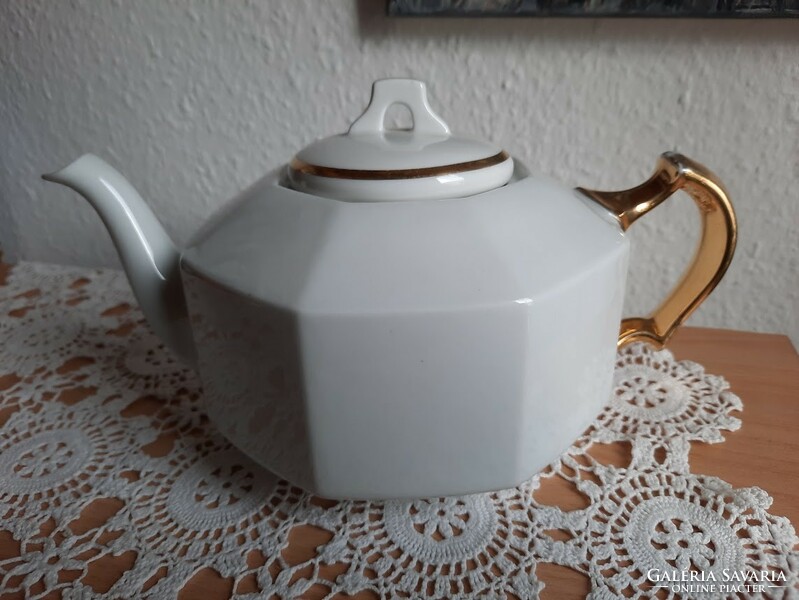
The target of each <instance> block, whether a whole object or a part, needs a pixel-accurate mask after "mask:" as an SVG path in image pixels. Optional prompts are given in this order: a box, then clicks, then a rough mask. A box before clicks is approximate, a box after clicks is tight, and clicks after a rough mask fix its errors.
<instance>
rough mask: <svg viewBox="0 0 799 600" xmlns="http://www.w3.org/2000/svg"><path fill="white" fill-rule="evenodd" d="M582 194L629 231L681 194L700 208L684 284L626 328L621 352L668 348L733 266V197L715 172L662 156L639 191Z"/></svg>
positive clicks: (625, 324)
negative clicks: (641, 344) (634, 346)
mask: <svg viewBox="0 0 799 600" xmlns="http://www.w3.org/2000/svg"><path fill="white" fill-rule="evenodd" d="M578 189H579V191H581V192H582V193H584V194H586V195H587V196H588V197H590V198H592V199H593V200H596V201H597V202H598V203H599V204H601V205H602V206H604V207H605V208H607V209H608V210H610V211H611V212H613V214H614V215H616V217H617V218H618V220H619V223H620V224H621V227H622V229H623V230H625V231H626V230H627V228H628V227H630V225H632V224H633V223H634V222H635V221H636V220H637V219H638V218H640V217H642V216H644V215H645V214H646V213H648V212H649V211H651V210H652V209H653V208H655V207H656V206H658V205H659V204H660V203H661V202H663V201H664V200H666V199H667V198H669V197H670V196H671V195H672V194H673V193H674V192H676V191H677V190H684V191H685V192H687V193H688V195H689V196H691V198H693V200H694V202H696V205H697V207H698V208H699V213H700V215H701V218H702V237H701V240H700V242H699V247H698V248H697V251H696V254H695V255H694V258H693V260H692V261H691V264H690V265H689V267H688V269H687V270H686V272H685V274H684V275H683V277H682V279H681V280H680V282H679V283H678V284H677V285H676V286H675V287H674V289H673V290H672V291H671V293H670V294H669V295H668V296H667V297H666V299H665V300H664V301H663V303H662V304H661V305H660V306H659V307H658V308H657V309H655V311H654V312H653V313H652V314H650V315H649V316H647V317H632V318H629V319H624V320H623V321H622V322H621V332H620V333H619V347H621V346H623V345H625V344H629V343H630V342H635V341H647V342H650V343H652V344H654V345H655V346H656V347H657V348H662V347H663V345H664V344H665V343H666V342H667V341H668V339H669V338H670V337H671V335H672V334H673V333H674V331H675V330H676V329H677V327H679V326H680V325H681V324H682V323H683V322H684V321H685V319H687V318H688V316H689V315H690V314H691V313H692V312H693V311H694V310H696V308H697V307H698V306H699V305H700V304H701V303H702V301H703V300H704V299H705V298H707V296H708V294H710V292H712V291H713V288H715V287H716V285H717V284H718V282H719V281H720V280H721V278H722V276H723V275H724V272H725V271H726V270H727V267H728V266H729V265H730V261H731V260H732V255H733V253H734V252H735V242H736V238H737V230H738V225H737V222H736V219H735V211H734V210H733V208H732V204H730V200H729V198H728V197H727V193H726V192H725V191H724V188H723V187H722V185H721V182H720V181H719V180H718V178H717V177H716V176H715V175H714V174H713V173H712V172H711V171H710V170H708V169H707V168H705V167H703V166H702V165H700V164H699V163H697V162H694V161H692V160H691V159H689V158H686V157H685V156H683V155H681V154H677V153H674V152H667V153H665V154H663V155H661V157H660V159H659V160H658V163H657V168H656V169H655V172H654V174H653V175H652V177H650V178H649V180H647V181H646V182H644V183H642V184H641V185H639V186H637V187H634V188H631V189H629V190H623V191H619V192H597V191H593V190H586V189H583V188H578Z"/></svg>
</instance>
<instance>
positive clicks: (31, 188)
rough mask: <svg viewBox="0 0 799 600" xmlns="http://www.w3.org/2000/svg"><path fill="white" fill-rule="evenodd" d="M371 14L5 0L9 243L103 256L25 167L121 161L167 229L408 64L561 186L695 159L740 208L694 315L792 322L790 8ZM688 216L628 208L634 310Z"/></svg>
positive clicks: (795, 73)
mask: <svg viewBox="0 0 799 600" xmlns="http://www.w3.org/2000/svg"><path fill="white" fill-rule="evenodd" d="M383 12H384V3H383V2H382V1H370V0H363V1H361V2H350V1H328V2H319V1H308V0H306V1H298V0H284V1H281V2H276V1H273V2H267V1H266V0H259V1H252V2H244V1H239V0H228V1H224V2H223V1H221V0H219V1H214V2H210V1H199V0H197V1H190V0H174V1H170V2H162V1H160V0H146V1H145V0H139V1H137V2H124V1H122V0H115V1H106V0H91V1H90V0H83V1H70V2H52V1H50V0H4V1H3V2H2V4H0V65H1V66H2V82H3V87H2V91H0V161H1V162H0V244H1V245H2V248H3V250H4V252H5V254H6V257H10V258H11V259H12V260H15V259H17V258H24V259H33V260H45V261H52V262H64V263H79V264H86V265H115V264H117V263H116V259H115V257H114V254H113V250H112V246H111V244H110V241H109V238H108V236H107V235H106V234H105V232H104V231H103V229H102V227H101V225H100V221H99V219H98V218H97V217H96V216H95V215H94V214H93V213H92V211H91V209H90V208H89V206H88V205H87V204H85V203H84V202H83V201H82V200H80V199H79V198H78V197H77V196H76V195H75V194H74V193H71V192H70V191H68V190H66V189H64V188H58V187H55V186H52V185H47V184H45V183H44V182H42V181H41V180H39V178H38V175H39V174H40V173H43V172H46V171H51V170H54V169H55V168H57V167H60V166H63V165H64V164H65V163H66V162H68V161H69V160H71V159H73V158H75V157H77V156H78V155H79V154H80V153H82V152H85V151H92V152H95V153H97V154H99V155H101V156H104V157H106V158H107V159H109V160H110V161H112V162H113V163H115V164H116V165H117V166H118V167H119V168H120V169H121V170H122V171H123V172H124V173H125V174H126V175H127V176H128V177H129V178H130V180H131V181H132V182H133V183H134V185H136V186H137V187H138V188H139V190H140V191H141V193H142V195H143V196H144V197H145V198H147V199H149V200H150V202H151V203H152V206H153V208H154V209H155V211H156V213H157V214H158V215H159V216H160V218H161V219H162V220H163V221H164V223H165V225H166V227H167V229H168V230H169V231H170V232H171V233H172V234H173V235H174V237H175V238H176V240H177V241H178V242H182V241H184V240H185V239H186V238H187V237H188V236H189V235H190V233H191V232H192V231H193V230H195V228H197V227H198V226H199V224H200V223H201V222H202V221H203V220H204V219H205V218H206V217H207V216H208V215H209V214H210V213H211V212H212V211H213V210H214V209H215V208H217V207H218V206H219V205H220V204H221V203H222V202H224V201H225V200H226V199H227V198H228V197H230V196H232V195H233V194H234V193H235V192H237V191H238V190H239V189H241V188H242V187H244V186H246V185H247V184H248V183H250V182H251V181H253V180H254V179H255V178H257V177H258V176H259V175H260V174H262V173H263V172H265V171H266V170H267V169H271V168H272V167H274V166H276V165H278V164H280V163H282V162H285V161H286V160H287V159H288V158H289V157H290V156H291V155H292V154H293V152H295V151H296V150H297V149H299V148H301V147H302V146H303V145H305V144H306V143H308V142H310V141H311V140H313V139H314V138H315V137H317V136H320V135H322V134H330V133H334V132H338V131H341V130H344V129H345V128H346V127H347V125H348V124H349V122H350V121H351V120H352V119H353V118H354V117H356V116H357V115H358V114H359V112H360V111H361V109H362V108H363V106H364V105H365V103H366V101H367V99H368V97H369V88H370V83H371V81H372V80H373V79H375V78H379V77H385V76H413V77H417V78H421V79H424V80H426V81H427V82H428V83H429V87H430V92H431V95H432V99H431V100H432V103H433V105H434V107H435V108H436V110H437V111H438V112H439V113H440V114H441V115H442V116H443V117H444V118H445V119H446V120H447V121H448V122H449V124H450V125H451V126H452V128H453V129H454V130H456V131H459V132H462V133H472V134H476V135H478V136H483V137H489V138H491V139H493V140H496V141H498V142H500V143H502V144H504V146H505V147H506V148H507V149H508V150H509V151H511V152H513V153H514V154H516V155H517V156H519V157H521V158H522V159H523V160H524V161H526V162H527V163H528V165H529V166H530V167H531V168H532V169H533V170H534V171H537V172H541V173H546V174H549V175H552V176H554V177H557V178H560V179H561V180H563V181H564V182H566V183H568V184H570V185H584V186H587V187H596V188H620V187H628V186H631V185H634V184H636V183H638V182H640V181H642V180H643V179H644V178H645V177H646V176H648V174H649V171H650V170H651V168H652V166H653V164H654V161H655V159H656V157H657V155H658V154H659V153H660V152H661V151H663V150H671V149H675V150H679V151H681V152H683V153H685V154H687V155H689V156H691V157H694V158H696V159H698V160H700V161H701V162H704V163H705V164H707V165H708V166H710V167H711V168H712V169H714V170H715V171H716V173H717V174H718V175H719V176H720V177H722V179H723V180H724V182H725V183H726V185H727V187H728V189H729V192H730V194H731V196H732V198H733V200H734V202H735V205H736V207H737V209H738V214H739V220H740V243H739V246H738V254H737V255H736V257H735V261H734V263H733V265H732V267H731V269H730V271H729V274H728V275H727V277H726V279H725V280H724V281H723V283H722V284H721V286H720V287H719V289H718V290H717V292H716V293H715V294H714V295H713V296H712V297H711V298H710V300H709V301H708V302H707V303H706V304H705V306H704V307H703V308H702V309H700V311H699V312H698V313H697V314H696V315H695V317H694V318H693V319H692V323H693V324H697V325H710V326H720V327H730V328H739V329H754V330H760V331H781V332H786V331H790V329H791V327H793V328H794V329H793V331H794V332H795V334H797V335H796V338H795V339H799V331H797V330H799V324H798V323H796V322H795V321H794V322H793V325H791V321H792V320H793V319H795V318H796V317H795V313H796V306H797V304H798V303H799V238H797V235H796V231H797V226H799V198H797V195H799V192H797V190H798V189H799V188H798V187H797V183H798V182H797V179H798V178H799V136H797V129H799V21H782V22H744V21H728V22H713V21H674V20H661V21H640V20H617V21H614V20H528V19H515V20H481V19H476V20H456V19H449V20H418V19H407V20H395V19H388V18H386V17H384V16H383ZM695 217H696V215H695V213H694V209H693V206H692V204H691V202H690V201H689V200H688V199H687V198H679V199H677V200H676V201H675V202H673V203H671V205H670V206H665V205H664V207H662V208H660V209H658V210H657V211H656V213H654V214H653V215H652V216H651V217H650V218H647V219H645V220H644V221H642V222H640V223H639V224H636V226H635V227H634V229H633V231H632V234H631V235H632V237H633V239H634V250H635V252H636V256H635V258H634V263H633V267H632V269H633V271H632V276H631V282H630V286H629V303H628V304H629V309H630V311H635V312H638V311H643V310H646V309H647V308H649V307H652V306H653V305H654V304H656V303H657V300H658V299H659V298H660V297H662V295H663V294H664V292H665V290H666V289H667V287H668V286H669V284H670V283H671V282H673V281H674V280H676V278H677V277H678V275H679V272H680V270H681V268H682V265H683V264H684V263H685V262H686V261H687V259H688V257H689V255H690V252H691V249H692V247H693V243H694V240H695V237H696V234H697V227H696V226H695ZM554 225H555V226H566V224H554Z"/></svg>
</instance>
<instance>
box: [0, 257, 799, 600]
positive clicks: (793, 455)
mask: <svg viewBox="0 0 799 600" xmlns="http://www.w3.org/2000/svg"><path fill="white" fill-rule="evenodd" d="M6 272H7V267H5V266H4V265H2V263H0V285H2V283H3V280H4V275H5V274H6ZM669 348H670V349H671V351H672V352H673V353H674V354H675V356H676V357H677V358H678V359H690V360H694V361H696V362H699V363H701V364H702V365H704V366H705V368H706V369H707V371H708V372H710V373H713V374H717V375H722V376H724V377H725V378H727V380H729V382H730V384H731V386H732V391H733V392H734V393H736V394H737V395H739V396H740V397H741V398H742V399H743V402H744V412H743V414H742V415H740V416H741V418H742V420H743V426H742V428H741V429H740V430H739V431H736V432H727V433H725V437H726V441H725V442H724V443H722V444H703V443H694V444H693V446H692V450H691V470H692V471H693V472H694V473H701V474H705V475H716V476H718V477H721V478H722V479H724V480H725V481H727V482H729V483H730V484H732V485H733V486H735V487H748V486H755V485H756V486H759V487H762V488H764V489H765V490H766V491H767V493H769V494H770V495H771V496H772V497H773V498H774V504H773V505H772V507H771V509H770V512H771V513H772V514H775V515H782V516H786V517H788V518H789V519H790V520H791V521H792V522H793V523H794V524H799V356H797V354H796V351H795V350H794V349H793V346H792V345H791V343H790V341H789V340H788V338H787V337H785V336H781V335H769V334H756V333H746V332H738V331H725V330H719V329H700V328H685V329H683V330H681V331H679V332H678V333H677V334H676V336H675V337H674V340H673V341H672V343H671V344H670V345H669ZM3 387H4V386H3V384H2V381H0V393H2V389H3ZM2 417H3V415H0V423H2V421H3V418H2ZM592 453H594V455H595V456H596V457H597V458H599V459H601V460H602V461H603V462H610V463H616V464H622V463H623V462H624V460H625V458H627V459H628V458H629V456H628V453H627V455H625V449H623V448H622V447H620V446H615V445H605V446H600V447H596V449H595V450H592ZM576 496H577V495H576V494H575V493H574V492H572V491H571V490H570V489H568V488H567V487H566V486H564V485H561V484H560V483H559V480H557V479H555V478H553V479H549V480H545V482H544V484H543V485H542V488H541V489H540V490H539V491H538V492H536V497H537V498H538V499H539V500H541V501H545V502H546V503H548V504H557V505H558V506H561V507H563V508H577V507H578V506H580V504H579V502H580V499H579V498H577V497H576ZM92 509H93V511H86V512H84V516H83V519H84V520H85V521H86V525H89V524H90V523H92V522H100V523H101V522H103V521H104V519H105V518H107V516H108V515H104V514H103V513H104V512H106V511H105V510H104V508H103V505H101V504H97V503H95V505H93V506H92ZM95 513H96V514H95ZM329 537H330V535H329V534H328V533H327V532H324V531H323V530H319V529H314V528H312V527H309V526H304V527H298V528H297V529H295V530H294V531H293V532H292V534H291V544H290V545H289V547H288V548H287V549H286V550H285V551H284V557H285V558H286V560H287V561H288V562H289V563H291V564H298V563H299V562H302V561H304V560H307V559H308V558H309V557H312V556H314V555H315V548H316V547H317V546H318V545H320V544H323V543H325V542H326V541H327V539H329ZM19 553H20V545H19V544H18V543H17V542H16V541H14V540H13V539H12V538H11V536H10V535H9V534H7V533H4V532H2V531H0V560H2V559H4V558H9V557H16V556H19ZM132 560H133V557H130V556H125V555H122V556H120V557H114V558H109V559H104V560H103V561H102V564H100V565H99V566H97V567H96V568H91V569H90V570H89V573H88V575H87V576H86V578H85V583H87V584H90V585H92V587H94V588H95V589H108V587H110V585H111V584H112V583H113V582H114V581H116V579H117V578H118V577H119V576H120V575H121V573H122V571H124V570H125V568H126V567H125V565H126V564H130V562H131V561H132ZM96 562H97V563H101V561H96ZM341 570H342V569H341V568H340V567H331V568H330V569H329V570H328V571H327V572H325V571H323V572H322V576H323V577H327V578H330V579H334V578H335V577H336V575H337V574H338V573H340V572H341ZM537 575H538V577H539V578H540V579H542V580H543V581H544V582H545V583H546V589H545V590H544V592H543V594H542V597H543V598H545V599H556V598H557V599H568V598H584V597H585V595H586V594H587V593H588V591H589V581H588V579H587V578H586V577H584V576H583V575H581V574H579V573H577V572H575V571H572V570H571V569H568V568H566V567H560V566H557V565H552V564H540V565H539V566H538V569H537ZM231 588H232V582H231V581H230V580H226V579H223V578H221V577H220V576H218V575H217V574H215V573H214V572H212V571H208V570H206V571H202V572H200V573H198V574H197V575H196V576H195V577H194V578H193V579H192V580H191V581H190V582H188V583H187V584H186V586H185V587H184V589H183V592H182V593H181V595H180V597H181V598H198V599H199V598H202V599H213V598H227V597H228V596H229V594H230V592H231ZM239 591H245V590H239ZM246 591H254V590H246ZM314 591H318V592H319V593H313V592H314ZM311 592H312V593H310V594H308V595H307V596H306V597H307V598H309V599H312V598H318V597H321V596H323V595H324V593H325V592H326V590H325V589H324V588H319V589H318V590H313V589H312V590H311ZM22 597H23V596H22V594H5V595H4V594H3V593H2V590H0V600H12V599H17V598H22ZM50 597H52V598H58V597H59V596H57V595H52V596H48V598H50ZM375 597H376V596H375V595H374V594H373V593H371V592H365V593H362V594H358V595H356V596H354V598H357V599H358V600H362V599H366V598H375ZM337 598H338V597H337Z"/></svg>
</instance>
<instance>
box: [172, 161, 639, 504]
mask: <svg viewBox="0 0 799 600" xmlns="http://www.w3.org/2000/svg"><path fill="white" fill-rule="evenodd" d="M517 170H518V171H522V169H521V168H520V167H519V168H518V169H517ZM553 224H561V225H560V226H553ZM288 257H290V258H288ZM627 257H628V243H627V240H626V239H625V237H624V235H623V234H622V231H621V228H620V227H619V225H618V223H617V222H616V221H615V220H614V219H613V217H612V216H611V215H610V214H608V213H606V212H605V211H603V210H601V209H600V210H598V209H597V207H595V206H593V205H592V203H591V201H590V200H588V199H587V198H585V197H581V196H580V194H579V193H578V192H575V191H573V190H569V189H566V188H563V187H560V186H557V185H556V184H553V183H550V182H546V181H542V180H537V179H532V178H528V177H524V176H522V177H521V178H518V179H516V180H515V181H512V182H511V183H510V184H509V185H507V186H504V187H502V188H500V189H497V190H493V191H489V192H486V193H484V194H479V195H476V196H471V197H468V198H456V199H450V200H440V201H435V202H428V201H420V202H412V201H411V202H390V203H386V202H376V203H364V202H342V201H339V200H333V199H329V198H323V197H318V196H311V195H306V194H303V193H302V192H298V191H295V190H291V189H287V188H286V187H283V186H281V185H280V183H279V178H278V176H277V175H272V176H270V177H267V178H266V179H264V180H262V181H261V182H259V183H258V184H256V185H255V186H253V187H252V188H250V189H249V190H248V191H247V192H245V193H244V194H243V195H242V196H241V197H240V198H239V199H237V200H236V201H235V209H232V210H226V211H224V212H223V213H222V214H221V215H220V217H219V218H217V219H215V220H214V221H212V222H211V223H210V224H209V225H208V226H207V227H206V228H205V229H204V231H203V232H201V234H200V235H199V236H197V238H196V239H195V240H193V241H192V242H191V243H190V245H189V247H188V248H187V249H186V250H185V252H184V254H183V257H182V260H181V271H182V274H183V280H184V282H185V286H186V292H187V294H186V295H187V304H188V309H189V315H190V319H191V324H192V328H193V332H194V340H195V342H196V346H197V352H198V367H199V370H200V373H201V374H202V378H203V383H204V386H205V392H206V395H207V410H208V413H209V415H210V417H211V419H212V420H213V421H214V422H215V423H216V424H217V426H218V427H219V428H220V430H221V431H222V432H223V433H224V434H225V435H226V436H227V437H229V438H230V439H231V440H233V441H234V442H235V443H236V445H237V446H238V447H239V448H241V449H242V450H244V451H245V452H246V453H247V454H249V455H250V456H252V457H253V458H254V459H255V460H257V461H258V462H260V463H262V464H264V465H266V466H268V467H269V468H270V469H272V470H274V471H275V472H277V473H278V474H280V475H282V476H284V477H285V478H287V479H289V480H290V481H292V482H296V483H298V484H299V485H301V486H302V487H304V488H305V489H308V490H311V491H313V492H315V493H317V494H320V495H322V496H326V497H333V498H342V497H349V498H353V497H354V498H370V497H371V498H393V497H418V496H425V495H431V494H434V495H451V494H462V493H469V492H476V491H483V490H490V489H499V488H504V487H511V486H513V485H515V484H517V483H519V482H521V481H522V480H524V479H525V478H527V477H529V476H530V475H532V474H533V473H535V472H536V471H537V470H539V469H540V468H542V467H543V466H545V465H546V464H547V463H548V462H550V461H551V460H553V458H555V457H556V456H557V455H558V454H559V452H561V451H562V450H563V449H564V448H565V447H566V446H568V444H569V443H570V442H571V441H572V440H573V439H574V438H575V437H576V436H577V435H579V434H580V432H581V431H582V430H583V429H585V427H586V426H587V425H588V424H589V422H590V421H591V419H592V418H593V417H594V416H595V415H596V414H597V412H598V411H599V409H600V408H601V406H602V405H603V403H604V402H605V401H606V400H607V398H608V394H609V393H610V385H611V377H612V371H613V361H614V357H615V350H616V341H617V337H618V322H619V320H620V318H621V307H622V301H623V291H624V284H625V273H626V267H627Z"/></svg>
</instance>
